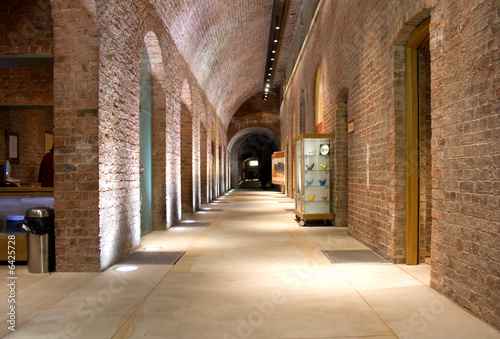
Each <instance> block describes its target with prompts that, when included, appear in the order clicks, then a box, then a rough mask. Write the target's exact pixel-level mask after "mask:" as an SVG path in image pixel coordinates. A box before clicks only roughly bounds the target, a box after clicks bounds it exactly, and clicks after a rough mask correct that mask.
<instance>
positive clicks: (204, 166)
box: [200, 123, 210, 204]
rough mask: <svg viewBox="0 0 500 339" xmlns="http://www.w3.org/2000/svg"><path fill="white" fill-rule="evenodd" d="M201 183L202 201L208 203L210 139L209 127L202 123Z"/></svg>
mask: <svg viewBox="0 0 500 339" xmlns="http://www.w3.org/2000/svg"><path fill="white" fill-rule="evenodd" d="M200 139H201V141H200V164H201V166H200V177H201V178H200V185H201V203H202V204H207V203H208V202H209V198H208V186H207V185H208V173H209V171H208V166H209V163H208V160H209V159H210V158H209V155H208V150H209V148H208V145H209V141H210V140H209V139H208V133H207V128H206V126H205V125H204V124H203V123H201V125H200Z"/></svg>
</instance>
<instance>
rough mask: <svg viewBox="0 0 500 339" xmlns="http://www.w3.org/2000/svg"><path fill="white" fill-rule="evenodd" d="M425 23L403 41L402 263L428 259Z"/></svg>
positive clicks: (428, 91)
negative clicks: (404, 85)
mask: <svg viewBox="0 0 500 339" xmlns="http://www.w3.org/2000/svg"><path fill="white" fill-rule="evenodd" d="M429 23H430V19H427V20H425V21H424V22H423V23H422V24H421V25H420V26H419V27H417V29H416V30H415V32H414V33H413V34H412V36H411V37H410V38H409V40H408V42H407V44H406V57H405V58H406V60H405V62H406V75H405V77H406V259H405V261H406V264H409V265H415V264H419V263H422V262H430V250H431V248H430V246H431V227H432V216H431V207H432V205H431V199H432V197H431V189H432V186H431V178H432V177H431V175H432V174H431V169H432V168H431V160H432V158H431V136H432V135H431V134H432V131H431V101H430V96H431V82H430V79H431V71H430V47H429Z"/></svg>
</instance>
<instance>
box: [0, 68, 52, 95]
mask: <svg viewBox="0 0 500 339" xmlns="http://www.w3.org/2000/svg"><path fill="white" fill-rule="evenodd" d="M52 82H53V71H52V68H45V67H37V68H0V104H51V103H52V97H53V91H52Z"/></svg>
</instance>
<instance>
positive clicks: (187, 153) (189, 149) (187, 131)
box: [180, 103, 194, 214]
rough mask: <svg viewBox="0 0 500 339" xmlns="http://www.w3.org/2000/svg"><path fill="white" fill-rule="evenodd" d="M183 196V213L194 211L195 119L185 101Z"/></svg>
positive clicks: (182, 168)
mask: <svg viewBox="0 0 500 339" xmlns="http://www.w3.org/2000/svg"><path fill="white" fill-rule="evenodd" d="M180 137H181V140H182V142H181V173H182V175H181V196H182V213H183V214H184V213H193V212H194V207H193V202H194V201H193V119H192V117H191V112H190V111H189V109H188V108H187V106H186V105H185V104H184V103H183V104H182V106H181V135H180Z"/></svg>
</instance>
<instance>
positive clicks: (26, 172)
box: [0, 0, 54, 182]
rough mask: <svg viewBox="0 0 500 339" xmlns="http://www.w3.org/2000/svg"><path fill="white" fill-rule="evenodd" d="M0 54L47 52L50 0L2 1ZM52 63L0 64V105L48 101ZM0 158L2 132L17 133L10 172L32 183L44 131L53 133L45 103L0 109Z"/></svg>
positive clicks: (50, 34)
mask: <svg viewBox="0 0 500 339" xmlns="http://www.w3.org/2000/svg"><path fill="white" fill-rule="evenodd" d="M0 32H2V34H0V54H2V55H10V54H51V53H52V51H53V45H54V40H53V27H52V18H51V8H50V1H49V0H22V1H21V0H5V1H2V2H1V3H0ZM52 82H53V72H52V69H51V68H45V67H38V68H28V67H26V68H17V67H16V68H0V104H2V105H36V104H44V105H50V104H52V101H53V86H52ZM0 126H1V128H0V133H1V136H0V159H5V158H6V156H7V150H6V138H5V132H13V133H18V134H19V162H13V163H12V164H11V165H12V172H13V177H15V178H16V179H21V181H23V182H36V181H37V180H38V169H39V165H40V161H41V159H42V157H43V155H44V153H45V138H44V133H45V132H53V129H54V124H53V111H52V108H51V107H50V106H48V107H47V108H45V107H29V106H28V107H20V106H19V108H14V107H3V108H1V109H0Z"/></svg>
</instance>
